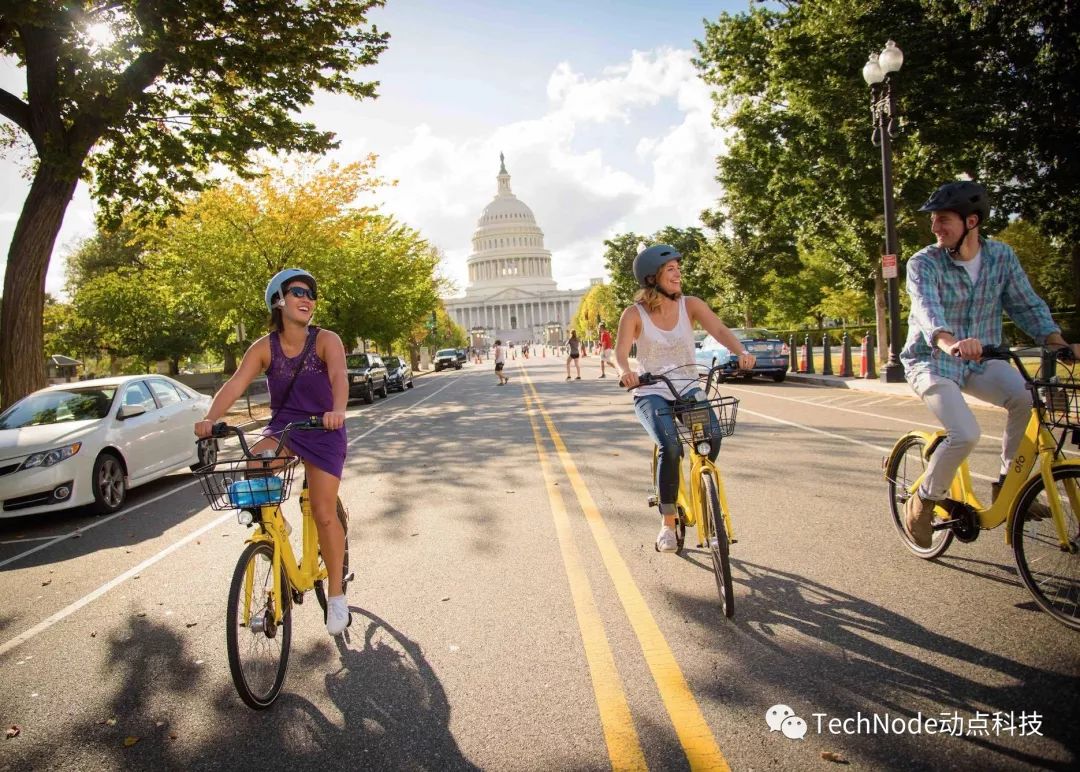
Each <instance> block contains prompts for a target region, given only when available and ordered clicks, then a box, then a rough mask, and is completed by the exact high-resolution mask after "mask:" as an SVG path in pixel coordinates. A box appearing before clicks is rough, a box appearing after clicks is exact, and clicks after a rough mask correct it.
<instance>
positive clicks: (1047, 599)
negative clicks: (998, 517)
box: [1011, 467, 1080, 630]
mask: <svg viewBox="0 0 1080 772" xmlns="http://www.w3.org/2000/svg"><path fill="white" fill-rule="evenodd" d="M1053 477H1054V488H1055V489H1056V491H1057V495H1058V500H1059V501H1060V502H1061V509H1062V514H1063V515H1064V518H1065V533H1066V535H1067V537H1068V539H1069V545H1068V548H1062V546H1061V540H1060V539H1059V538H1058V532H1057V527H1056V526H1055V525H1054V519H1053V517H1052V516H1051V515H1050V514H1049V513H1050V500H1049V497H1048V496H1047V491H1046V486H1045V485H1044V484H1043V481H1042V480H1041V479H1037V480H1036V481H1035V483H1034V484H1032V485H1031V486H1030V487H1029V488H1027V490H1026V491H1025V493H1024V494H1023V497H1022V498H1021V499H1020V503H1019V505H1018V506H1017V507H1016V515H1015V516H1014V517H1013V521H1012V532H1011V536H1012V545H1013V553H1014V555H1015V556H1016V567H1017V569H1018V570H1019V571H1020V578H1021V579H1022V580H1023V582H1024V585H1025V586H1026V587H1027V588H1028V590H1029V591H1030V592H1031V594H1032V596H1033V597H1034V598H1035V602H1036V603H1038V604H1039V606H1040V607H1041V608H1042V609H1043V611H1045V612H1046V613H1047V614H1049V615H1050V616H1052V617H1053V618H1054V619H1056V620H1058V621H1059V622H1061V623H1062V624H1064V625H1066V626H1068V627H1071V628H1072V629H1074V630H1080V520H1078V513H1077V508H1078V507H1080V469H1076V468H1070V467H1062V468H1057V469H1054V471H1053Z"/></svg>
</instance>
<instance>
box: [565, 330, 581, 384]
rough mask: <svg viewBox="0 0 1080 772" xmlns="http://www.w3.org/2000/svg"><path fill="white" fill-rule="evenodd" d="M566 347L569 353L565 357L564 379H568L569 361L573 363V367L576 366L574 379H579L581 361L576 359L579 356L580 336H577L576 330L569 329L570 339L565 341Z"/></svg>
mask: <svg viewBox="0 0 1080 772" xmlns="http://www.w3.org/2000/svg"><path fill="white" fill-rule="evenodd" d="M566 348H567V349H568V350H569V351H570V355H569V356H568V357H567V358H566V380H570V363H571V362H573V363H574V367H576V368H577V378H576V379H575V380H579V381H580V380H581V363H580V362H579V361H578V359H579V358H580V357H581V338H579V337H578V336H577V330H571V331H570V339H569V340H568V341H566Z"/></svg>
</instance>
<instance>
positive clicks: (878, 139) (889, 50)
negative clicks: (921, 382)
mask: <svg viewBox="0 0 1080 772" xmlns="http://www.w3.org/2000/svg"><path fill="white" fill-rule="evenodd" d="M903 63H904V53H903V52H902V51H901V50H900V48H899V47H898V46H897V45H896V43H894V42H893V41H891V40H890V41H889V42H888V43H886V44H885V48H884V49H883V50H882V51H881V53H880V54H870V60H869V61H868V62H867V63H866V64H865V65H863V69H862V76H863V79H864V80H865V81H866V83H867V85H868V86H870V116H871V119H872V123H873V127H874V130H873V133H872V134H871V136H870V141H871V142H873V143H874V145H875V146H878V145H880V147H881V184H882V188H883V190H884V198H885V255H884V256H883V257H882V260H881V270H882V276H883V277H884V278H885V279H887V280H888V292H887V303H888V307H889V360H888V362H887V363H886V365H885V367H883V368H882V369H881V380H883V381H887V382H889V383H899V382H902V381H903V380H904V366H903V365H902V364H901V363H900V280H899V278H898V277H897V269H898V261H897V254H896V253H897V238H896V212H895V210H894V208H893V184H892V138H893V137H894V136H895V133H894V129H893V122H894V120H895V119H896V117H897V114H896V102H895V101H894V99H893V92H892V82H891V80H890V78H889V74H890V73H893V72H896V71H897V70H899V69H900V66H901V65H902V64H903ZM879 345H880V342H879Z"/></svg>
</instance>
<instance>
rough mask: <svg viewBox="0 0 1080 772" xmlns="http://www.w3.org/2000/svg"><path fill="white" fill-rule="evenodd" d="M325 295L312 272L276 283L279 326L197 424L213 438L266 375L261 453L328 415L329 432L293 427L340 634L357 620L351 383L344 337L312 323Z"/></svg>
mask: <svg viewBox="0 0 1080 772" xmlns="http://www.w3.org/2000/svg"><path fill="white" fill-rule="evenodd" d="M317 298H318V292H317V285H316V283H315V277H314V276H312V275H311V274H310V273H308V272H307V271H303V270H299V269H296V268H289V269H286V270H284V271H281V272H279V273H277V274H276V275H275V276H274V278H272V279H271V280H270V283H269V284H268V285H267V286H266V307H267V308H268V309H269V310H270V314H271V327H272V330H271V332H270V334H269V335H265V336H263V337H262V338H259V339H258V340H257V341H255V342H254V343H253V344H251V348H249V349H248V350H247V353H246V354H244V359H243V361H241V362H240V367H239V368H237V370H236V372H235V373H234V374H233V376H232V377H231V378H230V379H229V380H228V381H226V382H225V385H224V386H222V387H221V389H220V390H219V391H218V393H217V394H216V395H215V396H214V402H213V404H212V405H211V406H210V410H209V411H207V413H206V416H205V418H204V419H203V420H202V421H199V422H198V423H196V424H195V434H196V435H197V436H199V437H209V436H210V432H211V429H212V427H213V425H214V423H215V422H217V421H218V420H220V419H221V417H222V416H223V415H225V413H226V411H227V410H228V409H229V407H230V406H231V405H232V404H233V403H234V402H235V401H236V400H237V399H239V398H240V397H241V396H242V395H243V393H244V390H245V389H247V387H248V385H249V384H250V383H251V382H252V380H254V379H255V377H256V376H257V375H259V373H263V372H265V373H266V381H267V385H268V386H269V388H270V410H271V413H272V418H271V419H270V425H269V426H267V427H266V429H265V430H264V431H263V433H264V434H266V435H267V438H266V439H264V440H260V441H259V442H257V443H256V444H255V445H254V446H253V447H252V450H253V451H255V452H258V451H260V450H266V449H273V448H274V447H275V446H276V443H277V440H276V439H275V438H274V436H275V435H277V434H279V433H280V432H281V430H282V429H284V428H285V426H286V425H287V424H289V423H290V422H292V421H302V420H304V419H306V418H309V417H311V416H321V417H322V421H323V426H324V427H325V429H326V431H293V432H292V433H290V434H289V438H288V442H287V446H286V449H287V451H288V453H289V454H290V455H295V456H299V457H300V458H301V459H303V461H304V471H305V473H306V475H307V480H308V488H309V495H310V497H311V509H312V514H313V515H314V517H315V524H316V526H317V527H318V530H319V549H320V550H321V551H322V555H323V560H324V561H325V563H326V571H327V574H328V576H327V591H328V592H327V594H328V596H329V598H328V601H327V608H326V630H327V632H329V633H330V635H340V634H341V633H342V632H343V631H344V630H345V628H346V627H348V625H349V606H348V603H347V602H346V601H345V594H344V592H343V590H342V585H341V580H342V566H343V563H344V560H345V533H344V529H343V528H342V527H341V523H340V522H339V521H338V518H337V497H338V487H339V486H340V484H341V471H342V468H343V467H344V465H345V445H346V442H345V405H346V403H347V402H348V400H349V381H348V376H347V374H346V372H345V347H344V346H342V344H341V338H339V337H338V336H337V335H336V334H334V333H332V332H330V331H329V330H323V329H320V328H318V327H315V326H314V325H312V324H311V323H310V322H311V317H312V315H313V314H314V313H315V303H316V301H317ZM294 378H295V380H294Z"/></svg>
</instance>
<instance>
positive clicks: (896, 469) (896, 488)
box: [885, 434, 953, 560]
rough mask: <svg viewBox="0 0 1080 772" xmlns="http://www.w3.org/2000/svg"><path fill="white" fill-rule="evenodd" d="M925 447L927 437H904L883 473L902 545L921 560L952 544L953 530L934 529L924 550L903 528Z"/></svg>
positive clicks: (923, 466)
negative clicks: (908, 502) (907, 506)
mask: <svg viewBox="0 0 1080 772" xmlns="http://www.w3.org/2000/svg"><path fill="white" fill-rule="evenodd" d="M925 448H926V440H924V439H923V438H922V437H920V436H919V435H917V434H912V435H910V436H908V437H905V438H904V439H903V440H902V441H901V442H900V444H899V445H897V446H896V450H895V451H894V452H893V454H892V455H891V456H889V462H888V465H887V466H886V471H885V476H886V477H887V478H888V480H889V507H890V508H891V509H892V520H893V525H894V526H896V530H897V532H898V533H899V534H900V539H901V541H903V542H904V546H905V547H907V548H908V549H909V550H911V551H912V552H913V553H914V554H915V555H918V556H919V557H920V558H923V559H924V560H930V559H931V558H936V557H937V556H938V555H940V554H941V553H943V552H944V551H945V550H947V549H948V548H949V545H950V544H952V540H953V532H952V530H951V529H949V528H942V529H938V530H935V531H934V532H933V536H931V537H930V538H931V541H930V546H929V547H927V548H926V549H923V548H922V547H920V546H919V545H918V544H916V543H915V542H914V541H912V539H911V535H910V534H909V533H908V532H907V529H906V528H904V504H905V503H907V500H908V499H910V498H911V497H912V496H913V495H914V494H913V493H912V492H911V488H912V486H913V485H915V481H916V480H918V479H919V477H920V476H921V475H922V474H923V472H925V471H926V459H925V458H923V453H924V450H925ZM940 520H941V518H940V517H939V515H938V513H937V512H935V513H934V520H933V522H935V523H937V522H940Z"/></svg>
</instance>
